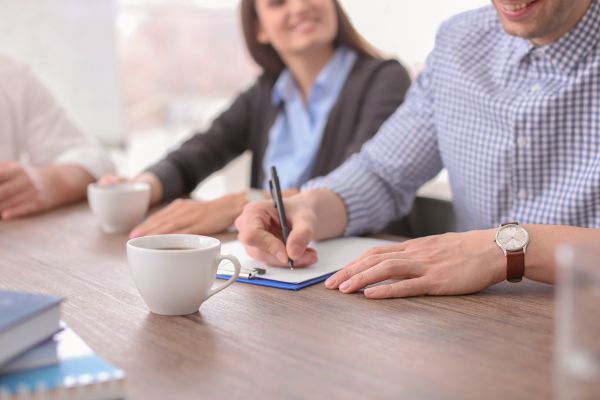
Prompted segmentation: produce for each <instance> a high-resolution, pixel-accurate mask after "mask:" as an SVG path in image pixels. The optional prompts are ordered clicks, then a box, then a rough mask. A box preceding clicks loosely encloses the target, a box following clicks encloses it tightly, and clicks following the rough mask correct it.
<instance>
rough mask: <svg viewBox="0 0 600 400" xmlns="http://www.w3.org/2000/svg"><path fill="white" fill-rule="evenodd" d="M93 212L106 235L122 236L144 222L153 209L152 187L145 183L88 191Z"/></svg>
mask: <svg viewBox="0 0 600 400" xmlns="http://www.w3.org/2000/svg"><path fill="white" fill-rule="evenodd" d="M87 195H88V203H89V205H90V209H91V210H92V212H93V213H94V215H95V216H96V218H98V221H99V222H100V227H101V228H102V230H103V231H104V232H106V233H123V232H128V231H130V230H131V229H133V228H134V227H135V226H136V225H137V224H139V223H140V222H142V220H143V219H144V216H145V215H146V211H148V206H149V205H150V185H149V184H147V183H144V182H127V183H116V184H113V185H99V184H97V183H91V184H89V185H88V187H87Z"/></svg>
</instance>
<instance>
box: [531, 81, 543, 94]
mask: <svg viewBox="0 0 600 400" xmlns="http://www.w3.org/2000/svg"><path fill="white" fill-rule="evenodd" d="M541 88H542V86H540V84H539V83H536V84H535V85H533V86H532V87H531V92H532V93H537V92H539V91H540V89H541Z"/></svg>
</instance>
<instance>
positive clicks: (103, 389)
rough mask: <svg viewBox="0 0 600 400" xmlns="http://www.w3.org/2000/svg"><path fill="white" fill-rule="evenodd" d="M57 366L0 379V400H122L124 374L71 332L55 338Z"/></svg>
mask: <svg viewBox="0 0 600 400" xmlns="http://www.w3.org/2000/svg"><path fill="white" fill-rule="evenodd" d="M57 340H58V358H59V363H58V364H56V365H52V366H46V367H41V368H34V369H29V370H26V371H20V372H15V373H9V374H4V375H0V400H16V399H19V400H26V399H39V398H44V399H65V400H67V399H71V400H100V399H119V398H123V397H124V379H125V373H124V372H123V371H122V370H120V369H117V368H114V367H113V366H112V365H110V364H109V363H107V362H106V361H105V360H103V359H102V358H101V357H99V356H97V355H96V354H94V352H93V351H92V350H91V349H90V348H89V346H87V344H86V343H85V342H84V341H83V340H82V339H81V338H80V337H79V336H78V335H77V334H76V333H75V332H73V331H72V330H71V329H69V328H66V329H65V330H63V331H62V332H60V333H59V334H57Z"/></svg>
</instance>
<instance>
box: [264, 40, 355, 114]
mask: <svg viewBox="0 0 600 400" xmlns="http://www.w3.org/2000/svg"><path fill="white" fill-rule="evenodd" d="M356 57H357V54H356V52H355V51H353V50H351V49H348V48H346V47H344V46H340V47H338V48H337V49H336V51H335V52H334V53H333V56H332V57H331V59H330V60H329V61H328V62H327V64H326V65H325V67H323V69H322V70H321V72H319V75H318V76H317V79H316V81H315V85H314V86H313V88H312V90H311V93H310V98H311V99H312V98H313V97H314V96H315V94H317V95H321V94H322V93H327V92H329V91H331V90H334V89H335V86H336V83H335V79H334V78H335V77H336V74H338V73H339V71H340V69H341V68H342V66H343V65H344V64H345V63H347V62H349V61H350V62H354V59H356ZM298 93H299V91H298V88H297V86H296V81H295V80H294V77H293V76H292V73H291V72H290V71H289V70H288V69H287V68H286V69H284V70H283V71H282V72H281V74H279V78H277V81H276V82H275V85H274V86H273V91H272V93H271V101H272V103H273V105H275V106H278V105H280V104H281V103H283V102H285V101H289V100H290V99H291V98H292V97H293V96H295V95H297V94H298Z"/></svg>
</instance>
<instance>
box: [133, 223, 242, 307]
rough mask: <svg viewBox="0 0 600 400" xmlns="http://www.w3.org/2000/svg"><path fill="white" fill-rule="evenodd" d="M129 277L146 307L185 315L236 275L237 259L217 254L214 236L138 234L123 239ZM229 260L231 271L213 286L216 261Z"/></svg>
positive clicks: (219, 246)
mask: <svg viewBox="0 0 600 400" xmlns="http://www.w3.org/2000/svg"><path fill="white" fill-rule="evenodd" d="M127 259H128V261H129V267H130V268H131V272H132V275H133V281H134V282H135V285H136V287H137V289H138V291H139V292H140V295H141V296H142V298H143V299H144V301H145V302H146V304H147V305H148V308H149V309H150V311H152V312H153V313H155V314H160V315H187V314H192V313H195V312H196V311H198V309H199V308H200V305H201V304H202V303H203V302H204V301H205V300H207V299H209V298H210V297H211V296H213V295H215V294H217V293H218V292H220V291H221V290H223V289H225V288H227V287H228V286H229V285H231V284H232V283H233V282H234V281H235V280H236V279H237V277H238V276H239V273H240V269H241V266H240V263H239V261H238V259H237V258H236V257H234V256H232V255H222V254H221V242H220V241H219V240H218V239H215V238H212V237H208V236H199V235H184V234H168V235H154V236H142V237H139V238H135V239H131V240H129V241H128V242H127ZM224 260H228V261H230V262H231V263H232V264H233V266H234V270H235V273H234V274H233V275H232V276H231V278H229V280H227V281H226V282H225V283H223V284H221V285H219V286H217V287H215V288H213V287H212V286H213V285H214V283H215V280H216V275H217V269H218V267H219V264H220V263H221V262H222V261H224Z"/></svg>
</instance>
